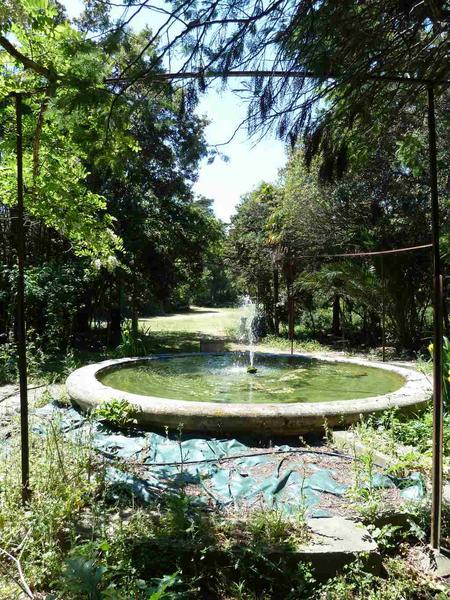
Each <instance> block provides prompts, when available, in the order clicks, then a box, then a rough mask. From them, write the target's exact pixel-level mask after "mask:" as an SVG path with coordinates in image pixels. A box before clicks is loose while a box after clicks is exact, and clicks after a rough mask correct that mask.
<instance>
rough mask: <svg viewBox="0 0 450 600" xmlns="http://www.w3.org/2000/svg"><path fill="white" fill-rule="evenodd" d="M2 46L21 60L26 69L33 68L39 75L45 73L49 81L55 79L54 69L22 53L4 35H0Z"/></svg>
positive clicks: (0, 44)
mask: <svg viewBox="0 0 450 600" xmlns="http://www.w3.org/2000/svg"><path fill="white" fill-rule="evenodd" d="M0 46H2V47H3V48H4V49H5V50H6V52H8V54H10V55H11V56H13V57H14V58H16V59H17V60H18V61H19V62H21V63H22V64H23V66H24V67H25V68H26V69H31V70H32V71H35V72H36V73H38V74H39V75H43V76H44V77H46V78H47V79H48V80H49V81H52V80H54V79H55V74H54V72H53V71H51V70H50V69H48V68H47V67H44V66H43V65H40V64H39V63H37V62H36V61H34V60H32V59H31V58H28V56H25V54H22V52H20V50H18V49H17V48H16V47H15V46H14V45H13V44H11V42H10V41H9V40H8V39H7V38H6V37H5V36H3V35H0Z"/></svg>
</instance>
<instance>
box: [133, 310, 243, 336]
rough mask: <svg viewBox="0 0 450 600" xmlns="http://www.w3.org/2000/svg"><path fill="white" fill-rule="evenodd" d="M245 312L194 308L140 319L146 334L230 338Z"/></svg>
mask: <svg viewBox="0 0 450 600" xmlns="http://www.w3.org/2000/svg"><path fill="white" fill-rule="evenodd" d="M242 314H243V312H242V309H240V308H205V307H201V306H192V307H191V308H190V310H188V311H184V312H180V313H174V314H171V315H165V316H163V317H150V318H148V319H140V323H141V327H142V329H143V330H144V331H145V332H146V333H149V334H151V333H153V332H155V333H156V332H157V333H163V332H167V333H175V332H176V333H181V332H185V333H195V334H197V335H198V336H211V337H229V336H230V333H231V332H232V330H233V329H235V328H236V327H238V326H239V319H240V317H241V316H242Z"/></svg>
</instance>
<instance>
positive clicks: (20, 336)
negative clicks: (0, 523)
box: [15, 94, 30, 504]
mask: <svg viewBox="0 0 450 600" xmlns="http://www.w3.org/2000/svg"><path fill="white" fill-rule="evenodd" d="M15 100H16V157H17V210H16V245H17V246H16V251H17V263H18V278H17V313H16V315H17V316H16V319H17V345H18V359H19V360H18V362H19V383H20V436H21V458H22V502H23V503H24V504H25V503H26V502H27V501H28V500H29V498H30V451H29V440H28V392H27V354H26V352H27V349H26V330H25V228H24V207H23V148H22V96H21V94H16V96H15Z"/></svg>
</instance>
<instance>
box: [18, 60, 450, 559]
mask: <svg viewBox="0 0 450 600" xmlns="http://www.w3.org/2000/svg"><path fill="white" fill-rule="evenodd" d="M255 76H259V77H283V78H287V77H289V78H290V77H295V78H303V79H316V80H324V79H331V78H333V75H332V74H326V75H320V76H317V75H315V74H314V73H311V72H305V71H294V72H283V71H229V72H222V73H219V72H203V73H202V72H186V73H182V72H180V73H158V74H156V75H151V76H150V75H149V78H150V77H151V78H152V79H153V80H156V81H157V80H178V79H196V78H197V79H199V78H202V79H204V78H218V77H221V78H229V77H255ZM366 79H367V80H372V81H374V80H377V81H384V82H386V83H401V84H404V85H408V86H410V85H413V86H422V87H426V89H427V100H428V105H427V109H428V112H427V115H428V154H429V169H430V198H431V225H432V243H431V248H432V255H433V321H434V324H433V325H434V327H433V344H434V352H433V455H432V510H431V540H430V543H431V547H432V549H433V550H435V551H437V552H439V550H440V537H441V513H442V463H443V395H442V336H443V295H442V293H443V290H442V275H441V262H440V250H439V196H438V179H437V149H436V116H435V96H434V88H435V86H441V85H444V86H449V85H450V81H448V80H445V81H432V80H429V79H420V78H412V77H411V78H410V77H404V76H389V75H371V74H367V76H366ZM105 83H106V84H124V83H125V84H128V86H129V85H132V84H133V83H134V81H133V80H127V79H123V78H122V79H121V78H109V79H106V80H105ZM40 91H41V90H36V93H39V92H40ZM26 95H29V94H26ZM10 96H12V97H14V98H15V102H16V136H17V144H16V150H17V207H16V208H17V222H16V231H17V236H16V240H17V260H18V267H19V277H18V288H17V300H18V301H17V325H18V328H17V339H18V350H19V373H20V408H21V449H22V454H21V455H22V499H23V502H24V503H26V502H27V501H28V499H29V497H30V480H29V437H28V399H27V362H26V329H25V316H26V308H25V291H24V263H25V230H24V207H23V173H22V153H23V148H22V94H21V93H15V94H11V95H10ZM375 254H376V253H375ZM379 254H382V252H380V253H379Z"/></svg>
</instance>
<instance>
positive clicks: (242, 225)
mask: <svg viewBox="0 0 450 600" xmlns="http://www.w3.org/2000/svg"><path fill="white" fill-rule="evenodd" d="M277 202H278V191H277V188H276V187H275V186H273V185H270V184H267V183H262V184H261V185H260V186H259V187H258V188H256V189H255V190H254V191H253V192H250V193H249V194H247V195H246V196H244V197H243V198H242V200H241V203H240V204H239V206H238V210H237V213H236V215H235V216H233V217H232V219H231V226H230V230H229V234H228V243H227V250H226V256H227V260H228V263H229V265H230V269H231V272H232V273H233V275H234V277H235V278H236V280H237V285H238V287H239V288H240V289H242V290H243V291H245V292H246V293H247V294H249V295H250V296H251V297H252V298H253V299H254V300H255V301H256V302H257V303H260V304H262V305H263V307H264V313H265V315H266V317H267V320H268V323H269V328H270V330H271V331H274V330H275V329H276V327H277V322H278V321H277V316H276V307H277V304H278V284H277V266H276V255H275V251H274V248H273V245H272V244H271V242H270V230H269V227H270V223H269V220H270V217H271V215H272V213H273V212H274V210H275V207H276V204H277Z"/></svg>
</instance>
